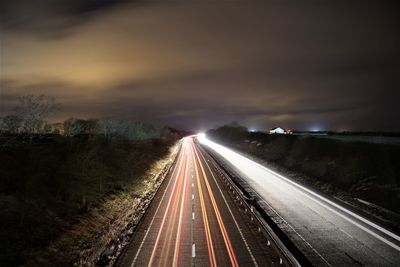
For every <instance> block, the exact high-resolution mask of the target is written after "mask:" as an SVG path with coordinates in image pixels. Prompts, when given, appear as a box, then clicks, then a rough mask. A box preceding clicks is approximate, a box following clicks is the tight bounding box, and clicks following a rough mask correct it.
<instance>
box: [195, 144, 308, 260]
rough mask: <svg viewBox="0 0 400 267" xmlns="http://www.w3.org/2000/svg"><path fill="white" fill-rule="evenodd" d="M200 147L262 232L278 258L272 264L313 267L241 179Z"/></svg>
mask: <svg viewBox="0 0 400 267" xmlns="http://www.w3.org/2000/svg"><path fill="white" fill-rule="evenodd" d="M199 147H200V148H201V149H202V150H203V151H204V150H206V151H207V153H206V154H208V155H209V157H210V158H211V160H212V165H213V166H214V168H215V170H216V172H217V173H218V175H219V176H220V178H221V179H222V182H223V183H224V184H225V185H226V186H227V188H228V189H229V192H230V193H231V194H233V196H234V198H235V200H236V201H239V204H240V205H241V206H243V208H244V211H245V213H246V214H248V215H249V218H250V220H251V221H252V222H253V223H254V224H255V225H257V226H258V231H259V232H262V233H263V234H264V236H265V237H266V240H267V247H270V248H271V250H272V251H273V252H274V253H275V254H276V255H277V257H278V259H277V260H276V261H273V262H272V263H273V264H279V265H282V266H312V264H311V262H310V261H309V260H308V259H307V258H306V257H305V256H304V255H303V254H302V253H301V252H300V250H299V249H298V248H297V247H296V246H295V245H294V244H293V242H292V241H291V240H290V239H289V238H288V237H287V236H286V235H285V234H284V233H283V231H282V230H281V229H280V228H279V227H278V225H276V224H275V223H274V222H273V220H272V219H271V218H270V217H269V216H268V214H267V213H266V211H265V210H264V209H263V208H262V207H261V206H260V205H259V204H258V202H259V201H260V200H259V199H256V198H254V197H252V196H251V194H250V193H249V192H247V191H246V189H245V188H244V187H243V186H242V185H241V184H240V181H235V180H236V179H240V178H238V177H237V175H235V174H234V173H233V172H232V170H230V168H229V167H227V166H226V164H225V163H223V162H221V160H219V159H218V158H217V157H216V156H215V155H214V154H213V153H212V152H210V151H209V150H207V149H205V148H204V147H203V146H201V145H199ZM275 259H276V258H275ZM275 259H274V260H275Z"/></svg>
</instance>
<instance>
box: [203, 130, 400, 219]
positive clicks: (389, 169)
mask: <svg viewBox="0 0 400 267" xmlns="http://www.w3.org/2000/svg"><path fill="white" fill-rule="evenodd" d="M207 135H208V136H209V137H210V138H211V139H214V140H216V141H218V142H220V143H224V144H225V145H228V146H230V147H232V148H234V149H236V150H238V151H241V152H244V153H246V154H249V155H251V156H253V157H255V159H256V160H258V161H262V162H266V163H267V164H270V165H271V166H275V167H278V168H280V169H282V170H287V171H288V172H291V173H292V174H293V175H292V176H293V177H294V178H295V179H298V180H300V181H301V182H303V183H305V184H307V185H309V186H311V187H314V188H317V189H318V190H321V191H323V192H325V193H327V194H330V195H332V196H334V197H335V196H338V195H340V194H343V193H344V194H346V195H347V196H349V197H351V198H352V199H354V200H356V201H358V202H360V201H359V200H357V199H360V200H361V202H362V203H364V204H365V203H367V204H368V205H369V203H371V204H372V205H370V206H372V207H374V208H377V209H380V208H379V207H376V206H374V205H378V206H380V207H383V208H385V209H387V210H390V211H392V212H394V213H397V214H400V205H399V203H400V164H399V162H400V146H398V145H389V144H374V143H363V142H358V141H357V142H351V141H350V140H349V139H347V140H346V142H343V141H340V140H335V139H329V138H319V137H313V136H298V135H270V134H264V133H257V132H256V133H250V132H247V131H246V130H245V129H243V128H241V127H229V126H224V127H221V128H218V129H216V130H210V131H209V132H208V133H207ZM365 201H366V202H365ZM389 213H390V212H389ZM393 215H394V216H397V215H396V214H393ZM398 218H399V217H397V219H398Z"/></svg>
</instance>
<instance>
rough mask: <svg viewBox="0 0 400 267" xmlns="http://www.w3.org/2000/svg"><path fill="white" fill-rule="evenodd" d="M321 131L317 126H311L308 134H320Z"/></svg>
mask: <svg viewBox="0 0 400 267" xmlns="http://www.w3.org/2000/svg"><path fill="white" fill-rule="evenodd" d="M320 131H321V127H319V126H313V127H311V129H310V132H320Z"/></svg>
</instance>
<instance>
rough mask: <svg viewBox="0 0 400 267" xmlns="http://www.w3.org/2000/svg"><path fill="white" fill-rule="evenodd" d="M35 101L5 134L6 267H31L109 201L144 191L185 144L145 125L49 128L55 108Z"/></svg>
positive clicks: (7, 122)
mask: <svg viewBox="0 0 400 267" xmlns="http://www.w3.org/2000/svg"><path fill="white" fill-rule="evenodd" d="M28 98H29V99H28V100H27V99H26V98H24V99H23V101H21V102H22V103H21V105H20V107H19V108H18V109H17V110H18V112H16V114H12V115H9V116H6V117H5V118H3V120H2V127H1V128H0V131H1V134H0V210H1V213H0V240H2V241H1V242H0V266H18V265H21V264H24V263H25V262H26V260H27V259H28V258H29V257H31V256H32V255H33V254H34V253H35V252H37V251H39V250H40V249H42V248H45V247H46V246H47V245H48V244H49V243H50V242H51V241H53V240H55V239H56V238H57V237H59V236H60V235H61V234H62V233H64V232H65V231H67V230H68V229H70V228H71V227H72V226H73V225H74V224H76V223H77V222H78V221H79V220H80V219H81V218H82V217H84V216H85V214H87V213H88V212H89V211H90V210H92V209H93V208H96V207H99V206H100V205H102V204H103V203H104V201H105V199H106V198H107V197H109V196H110V195H117V194H118V193H119V192H127V191H129V190H130V189H132V188H133V187H135V186H137V187H139V184H141V183H143V180H144V177H143V176H144V175H146V172H147V171H148V170H149V169H150V168H152V165H153V164H154V163H155V162H156V161H158V160H160V159H161V158H164V157H166V155H168V153H169V149H170V148H171V146H172V145H173V144H175V143H176V141H177V140H178V138H180V136H179V132H177V131H176V130H173V129H170V128H165V127H156V126H153V125H149V124H144V123H140V122H126V121H113V120H80V119H69V120H67V121H65V122H64V123H60V124H49V123H47V122H46V121H45V118H46V116H44V113H46V112H48V111H49V110H51V109H52V107H50V106H49V105H51V106H53V102H52V101H48V100H46V98H44V97H41V98H38V97H34V96H29V97H28ZM26 103H28V104H26ZM26 105H28V106H30V107H29V108H26ZM32 106H33V107H32ZM24 109H25V111H24ZM31 111H32V112H31ZM42 111H43V112H44V113H43V114H42V113H41V114H38V113H40V112H42ZM29 113H30V114H29ZM24 114H25V115H24ZM26 114H28V115H26ZM48 114H50V113H48Z"/></svg>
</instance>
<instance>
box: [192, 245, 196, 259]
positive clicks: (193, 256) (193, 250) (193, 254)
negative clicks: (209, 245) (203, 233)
mask: <svg viewBox="0 0 400 267" xmlns="http://www.w3.org/2000/svg"><path fill="white" fill-rule="evenodd" d="M195 257H196V244H195V243H193V244H192V258H195Z"/></svg>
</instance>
